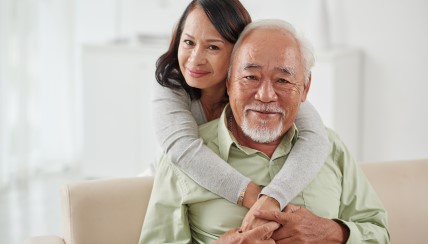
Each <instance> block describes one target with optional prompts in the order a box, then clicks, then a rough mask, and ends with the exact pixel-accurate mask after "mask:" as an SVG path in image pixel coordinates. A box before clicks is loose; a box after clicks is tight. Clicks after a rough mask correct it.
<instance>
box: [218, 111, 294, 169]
mask: <svg viewBox="0 0 428 244" xmlns="http://www.w3.org/2000/svg"><path fill="white" fill-rule="evenodd" d="M231 113H232V111H231V109H230V106H229V104H228V105H226V107H225V108H224V110H223V112H222V114H221V116H220V119H219V124H218V132H217V133H218V147H219V154H220V157H221V158H222V159H223V160H225V161H226V162H228V159H229V152H230V149H231V147H232V146H233V145H235V146H236V147H237V148H239V149H240V150H241V151H244V152H245V153H246V154H254V153H260V154H263V153H262V152H260V151H258V150H255V149H251V148H247V147H243V146H241V145H239V144H238V142H237V141H236V139H235V137H234V136H233V135H232V133H231V132H230V131H229V129H228V128H227V118H229V116H230V115H231ZM297 136H298V131H297V128H296V126H295V125H294V124H293V126H292V127H291V128H290V129H289V130H288V131H287V132H286V133H285V135H284V137H283V138H282V140H281V143H280V144H279V145H278V147H277V148H276V149H275V152H274V153H273V155H272V158H271V159H276V158H279V157H283V156H285V155H287V154H288V153H289V152H290V150H291V148H292V146H293V144H294V143H295V141H296V140H297ZM263 155H264V154H263Z"/></svg>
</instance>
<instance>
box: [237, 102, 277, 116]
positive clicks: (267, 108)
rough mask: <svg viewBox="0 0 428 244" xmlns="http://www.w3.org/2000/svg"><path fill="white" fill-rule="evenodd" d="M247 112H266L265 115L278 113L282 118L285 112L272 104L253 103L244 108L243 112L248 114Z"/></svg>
mask: <svg viewBox="0 0 428 244" xmlns="http://www.w3.org/2000/svg"><path fill="white" fill-rule="evenodd" d="M248 110H255V111H259V112H266V113H280V114H282V115H283V116H285V111H284V110H283V109H281V108H279V107H277V106H275V105H273V104H259V103H253V104H249V105H247V106H245V107H244V112H248Z"/></svg>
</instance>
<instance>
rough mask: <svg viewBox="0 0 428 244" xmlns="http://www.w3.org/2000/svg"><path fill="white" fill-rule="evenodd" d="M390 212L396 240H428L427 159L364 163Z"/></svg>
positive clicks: (392, 239) (389, 217) (370, 178)
mask: <svg viewBox="0 0 428 244" xmlns="http://www.w3.org/2000/svg"><path fill="white" fill-rule="evenodd" d="M362 168H363V170H364V172H365V174H366V175H367V178H368V179H369V181H370V183H371V184H372V185H373V188H374V189H375V190H376V192H377V193H378V195H379V197H380V199H381V200H382V202H383V204H384V206H385V208H386V210H387V212H388V226H389V230H390V234H391V241H392V242H393V243H428V237H427V235H426V226H427V224H428V211H427V210H426V203H427V201H428V195H427V194H426V191H427V190H426V189H427V188H428V177H427V176H428V159H422V160H402V161H391V162H375V163H365V164H362Z"/></svg>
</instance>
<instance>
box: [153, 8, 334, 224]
mask: <svg viewBox="0 0 428 244" xmlns="http://www.w3.org/2000/svg"><path fill="white" fill-rule="evenodd" d="M250 22H251V18H250V16H249V14H248V12H247V11H246V9H245V8H244V7H243V6H242V4H241V3H240V2H239V0H223V1H219V0H193V1H192V2H191V3H190V4H189V5H188V6H187V8H186V10H185V11H184V13H183V15H182V16H181V18H180V20H179V22H178V25H177V26H176V29H175V31H174V33H173V36H172V40H171V43H170V46H169V49H168V51H167V52H166V53H165V54H163V55H162V56H161V57H160V58H159V59H158V61H157V67H156V79H157V81H158V83H159V84H160V85H161V86H158V88H157V91H156V95H155V99H154V104H153V105H154V110H153V111H155V113H154V121H155V123H154V124H155V126H156V128H155V129H156V135H157V137H158V139H159V140H160V142H161V148H162V149H163V150H164V151H165V152H166V153H167V154H168V155H169V156H170V158H171V162H172V163H173V164H174V165H176V166H177V167H179V168H180V169H181V170H182V171H184V172H185V173H186V174H187V175H188V176H189V177H191V178H192V179H193V180H194V181H195V182H197V183H198V184H200V185H201V186H203V187H204V188H206V189H208V190H210V191H211V192H214V193H216V194H218V195H220V196H222V197H224V198H225V199H227V200H229V201H230V202H232V203H236V204H239V205H242V206H245V207H247V208H249V209H251V210H250V212H249V213H248V214H247V216H246V217H245V219H244V222H243V229H246V228H247V227H246V225H252V224H251V223H253V222H252V221H254V219H253V217H252V215H251V214H250V213H251V212H252V211H255V210H257V209H275V208H276V209H277V210H278V209H281V210H282V209H284V207H285V206H286V205H287V204H288V203H289V202H290V201H291V200H292V199H293V198H294V197H295V196H296V195H297V194H298V193H299V192H300V191H302V190H303V189H304V188H305V187H306V185H307V184H308V183H309V182H310V181H311V180H312V179H313V178H314V177H315V175H316V174H317V173H318V171H319V169H320V168H321V166H322V164H323V162H324V160H325V159H326V157H327V154H328V152H329V149H330V143H329V141H328V139H327V135H326V132H325V128H324V126H323V123H322V121H321V119H320V117H319V115H318V114H317V112H316V111H315V109H314V108H313V107H312V105H310V104H309V103H308V102H306V103H305V104H302V106H301V109H300V111H299V114H298V117H297V119H296V125H297V128H298V129H299V138H298V140H297V142H296V144H295V145H294V147H293V149H292V151H291V152H290V154H289V156H288V159H287V162H286V163H285V164H284V166H283V168H282V169H281V171H280V172H279V173H278V175H277V176H276V177H275V178H274V179H273V180H272V182H271V183H270V184H269V185H267V186H265V187H264V188H263V189H261V188H260V187H259V186H257V185H256V184H254V183H253V182H251V180H250V179H249V178H247V177H245V176H244V175H241V174H240V173H239V172H237V171H236V170H235V169H233V168H232V167H230V166H229V165H228V164H227V163H226V162H225V161H223V160H222V159H221V158H220V157H219V156H217V155H216V154H215V153H213V152H212V151H211V150H210V149H208V148H207V147H206V146H205V145H204V144H203V141H202V139H201V138H200V137H199V136H198V125H200V124H203V123H205V122H208V121H211V120H213V119H217V118H218V117H219V116H220V114H221V113H222V110H223V108H224V106H225V105H226V104H227V102H228V97H227V94H226V87H225V79H226V74H227V68H228V64H229V58H230V54H231V51H232V48H233V45H234V44H235V42H236V40H237V39H238V36H239V34H240V33H241V31H242V30H243V29H244V27H245V26H246V25H247V24H248V23H250ZM302 164H304V168H305V171H304V172H303V174H302V171H297V168H301V165H302ZM259 194H263V195H266V196H269V197H270V198H267V199H268V200H267V199H266V198H262V197H261V198H258V196H259ZM272 199H274V200H273V201H272Z"/></svg>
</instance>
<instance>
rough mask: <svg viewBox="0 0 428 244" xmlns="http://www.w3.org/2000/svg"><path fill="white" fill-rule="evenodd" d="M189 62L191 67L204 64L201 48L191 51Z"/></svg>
mask: <svg viewBox="0 0 428 244" xmlns="http://www.w3.org/2000/svg"><path fill="white" fill-rule="evenodd" d="M189 61H190V62H191V63H192V64H193V65H201V64H205V63H206V61H207V59H206V57H205V52H204V50H203V49H202V48H201V47H195V48H193V49H192V51H191V53H190V57H189Z"/></svg>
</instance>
